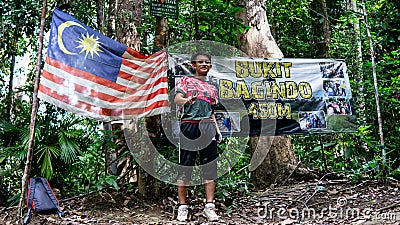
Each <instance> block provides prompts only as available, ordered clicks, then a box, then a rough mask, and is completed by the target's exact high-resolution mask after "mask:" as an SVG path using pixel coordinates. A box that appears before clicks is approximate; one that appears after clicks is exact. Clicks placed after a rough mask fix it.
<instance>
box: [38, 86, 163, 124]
mask: <svg viewBox="0 0 400 225" xmlns="http://www.w3.org/2000/svg"><path fill="white" fill-rule="evenodd" d="M39 91H40V92H42V93H45V94H46V95H48V96H49V97H51V98H53V99H56V100H59V101H61V102H64V103H66V104H68V105H70V106H71V107H73V108H78V109H80V110H85V111H87V112H91V113H94V114H97V115H101V116H124V115H125V116H128V115H138V114H143V113H147V112H149V111H151V110H154V109H157V108H160V107H167V106H169V102H168V100H160V101H157V102H154V103H153V104H151V105H148V106H146V107H144V108H127V109H106V108H100V107H97V106H95V105H92V104H89V103H86V102H83V101H80V100H77V101H74V102H72V101H71V100H70V97H69V96H66V95H60V94H58V93H57V92H55V91H53V90H52V89H50V88H48V87H46V86H43V85H41V84H40V86H39ZM96 108H97V109H98V110H93V109H96Z"/></svg>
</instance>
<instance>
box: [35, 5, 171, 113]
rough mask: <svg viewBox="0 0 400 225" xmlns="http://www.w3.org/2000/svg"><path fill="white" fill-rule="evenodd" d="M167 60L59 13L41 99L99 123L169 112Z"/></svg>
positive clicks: (51, 37)
mask: <svg viewBox="0 0 400 225" xmlns="http://www.w3.org/2000/svg"><path fill="white" fill-rule="evenodd" d="M167 61H168V60H167V54H166V53H165V52H157V53H155V54H152V55H149V56H145V55H143V54H141V53H139V52H137V51H135V50H133V49H131V48H129V47H127V46H125V45H123V44H121V43H119V42H117V41H115V40H112V39H111V38H108V37H106V36H104V35H102V34H100V33H99V32H96V31H94V30H93V29H91V28H89V27H88V26H86V25H84V24H83V23H81V22H80V21H78V20H77V19H75V18H74V17H72V16H71V15H69V14H67V13H65V12H63V11H61V10H59V9H57V8H55V9H54V12H53V19H52V23H51V30H50V38H49V45H48V50H47V56H46V62H45V65H44V69H43V73H42V77H41V80H40V86H39V93H38V96H39V98H40V99H42V100H44V101H46V102H49V103H51V104H54V105H56V106H58V107H61V108H64V109H66V110H69V111H71V112H74V113H76V114H80V115H83V116H86V117H90V118H93V119H97V120H101V121H111V120H121V119H133V118H139V117H144V116H151V115H156V114H161V113H164V112H169V110H170V107H169V102H168V78H167V69H168V64H167Z"/></svg>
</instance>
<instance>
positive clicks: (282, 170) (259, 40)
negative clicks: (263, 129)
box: [237, 0, 296, 188]
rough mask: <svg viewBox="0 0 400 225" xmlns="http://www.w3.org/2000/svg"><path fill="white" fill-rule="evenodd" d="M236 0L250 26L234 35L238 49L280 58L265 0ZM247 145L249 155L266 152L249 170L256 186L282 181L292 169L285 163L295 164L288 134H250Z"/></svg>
mask: <svg viewBox="0 0 400 225" xmlns="http://www.w3.org/2000/svg"><path fill="white" fill-rule="evenodd" d="M237 3H239V5H241V6H242V7H243V8H244V9H243V11H242V12H240V13H239V14H238V15H237V16H238V17H239V18H241V19H242V20H243V23H244V24H245V25H249V26H250V27H251V28H250V29H249V30H248V31H246V32H245V33H244V34H241V33H239V34H238V38H239V41H240V44H241V46H240V49H241V50H242V51H243V52H244V53H246V54H247V55H248V56H250V57H261V58H282V57H283V54H282V52H281V50H280V49H279V47H278V46H277V44H276V42H275V40H274V38H273V37H272V34H271V31H270V28H269V25H268V20H267V15H266V12H265V2H264V1H262V0H254V1H237ZM249 145H250V149H251V153H252V155H253V157H255V155H254V154H259V153H260V152H261V153H262V152H264V153H266V152H268V153H267V154H266V157H265V158H264V160H263V161H262V162H261V164H260V166H258V168H257V169H255V170H254V171H253V172H252V181H253V183H254V186H255V187H257V188H265V187H268V186H269V185H271V184H275V183H279V182H281V181H283V180H284V179H285V178H286V177H287V174H289V173H290V170H289V169H290V168H293V167H291V166H288V165H296V157H295V155H294V152H293V150H292V148H291V143H290V138H289V136H275V137H267V136H261V137H250V141H249ZM256 156H257V155H256ZM252 160H253V159H252Z"/></svg>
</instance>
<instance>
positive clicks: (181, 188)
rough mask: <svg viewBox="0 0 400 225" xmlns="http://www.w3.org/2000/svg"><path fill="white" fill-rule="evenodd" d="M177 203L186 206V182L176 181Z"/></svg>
mask: <svg viewBox="0 0 400 225" xmlns="http://www.w3.org/2000/svg"><path fill="white" fill-rule="evenodd" d="M177 183H178V202H179V204H181V205H186V195H187V190H188V184H189V183H188V182H185V181H183V180H178V181H177Z"/></svg>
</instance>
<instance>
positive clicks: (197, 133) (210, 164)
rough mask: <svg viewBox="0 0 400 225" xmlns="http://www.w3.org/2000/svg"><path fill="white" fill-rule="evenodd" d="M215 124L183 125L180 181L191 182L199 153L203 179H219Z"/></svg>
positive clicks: (188, 123)
mask: <svg viewBox="0 0 400 225" xmlns="http://www.w3.org/2000/svg"><path fill="white" fill-rule="evenodd" d="M215 126H216V125H215V123H213V122H211V123H210V122H205V123H190V122H187V123H182V124H181V134H180V139H181V149H180V161H179V165H180V166H179V171H178V180H183V181H189V180H190V179H191V177H192V171H193V166H195V162H196V156H197V152H199V153H200V165H201V172H202V175H203V179H205V180H216V179H217V158H218V153H217V142H216V141H215V138H214V137H215V134H216V128H215Z"/></svg>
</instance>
